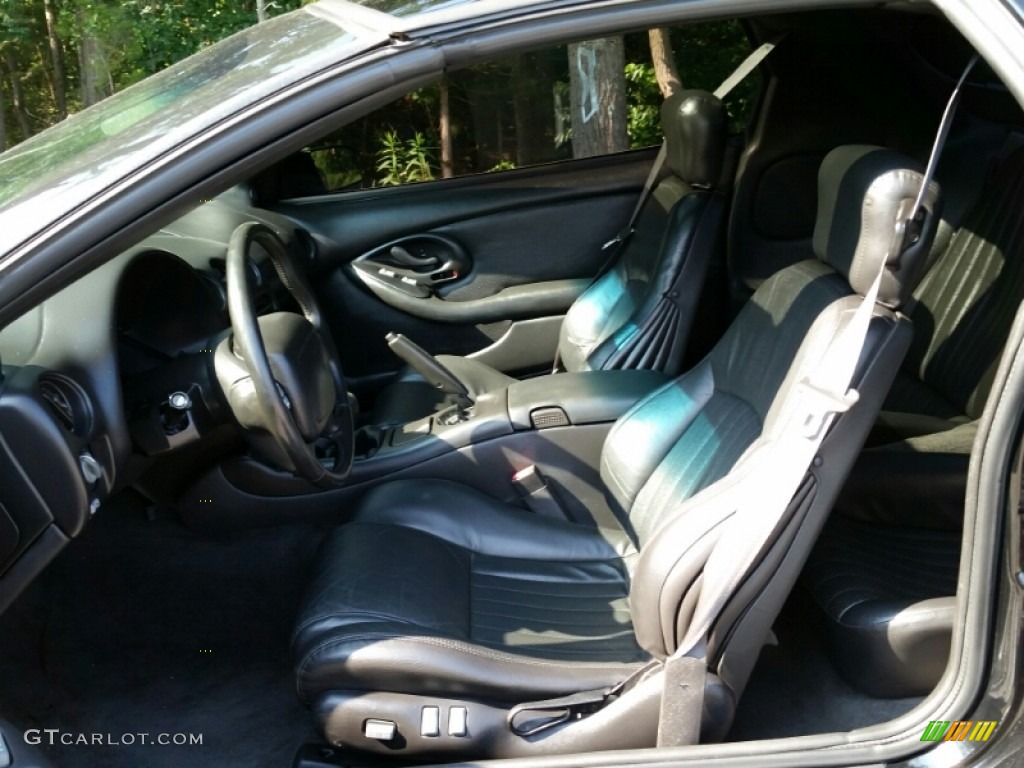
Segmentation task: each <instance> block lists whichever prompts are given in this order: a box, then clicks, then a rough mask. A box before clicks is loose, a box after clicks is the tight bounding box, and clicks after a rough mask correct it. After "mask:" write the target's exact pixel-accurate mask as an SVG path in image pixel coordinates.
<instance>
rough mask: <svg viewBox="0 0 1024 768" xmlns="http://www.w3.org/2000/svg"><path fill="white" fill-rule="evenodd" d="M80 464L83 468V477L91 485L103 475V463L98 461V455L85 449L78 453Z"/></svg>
mask: <svg viewBox="0 0 1024 768" xmlns="http://www.w3.org/2000/svg"><path fill="white" fill-rule="evenodd" d="M78 466H79V467H80V468H81V470H82V477H84V478H85V482H87V483H88V484H89V485H92V484H93V483H95V482H96V481H97V480H99V479H100V478H101V477H103V465H102V464H100V463H99V462H98V461H96V457H95V456H93V455H92V454H91V453H89V452H88V451H83V452H82V453H80V454H79V455H78Z"/></svg>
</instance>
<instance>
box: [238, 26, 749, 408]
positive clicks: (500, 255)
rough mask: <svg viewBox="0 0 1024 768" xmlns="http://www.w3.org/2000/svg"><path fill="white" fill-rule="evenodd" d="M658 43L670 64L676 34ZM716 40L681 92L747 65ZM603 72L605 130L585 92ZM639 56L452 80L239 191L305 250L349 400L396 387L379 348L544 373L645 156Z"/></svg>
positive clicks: (640, 175)
mask: <svg viewBox="0 0 1024 768" xmlns="http://www.w3.org/2000/svg"><path fill="white" fill-rule="evenodd" d="M673 34H674V35H676V36H677V38H676V39H677V41H678V42H677V45H678V47H680V48H682V47H684V46H685V45H686V41H687V39H688V38H687V34H688V33H687V31H686V30H682V29H680V30H674V31H673ZM725 39H726V41H727V42H728V45H726V46H725V49H726V50H727V51H728V52H730V53H729V55H727V56H723V57H721V59H720V61H719V60H716V62H714V63H713V65H709V66H707V67H705V70H703V71H702V72H701V73H700V75H701V78H702V79H703V80H706V81H707V82H695V83H694V85H702V86H705V87H706V86H712V87H713V86H714V84H716V83H717V81H718V80H719V79H721V78H723V77H724V76H725V74H728V72H729V70H730V69H731V68H732V66H733V64H734V60H735V59H737V58H742V56H743V55H745V53H746V51H747V49H748V46H747V43H746V38H745V35H744V33H743V31H742V29H741V28H740V27H738V26H733V27H730V28H729V29H728V30H727V32H726V34H725ZM616 46H617V48H616ZM616 51H617V52H616ZM614 56H619V57H620V58H619V59H618V60H617V61H618V62H621V63H616V64H615V66H616V67H617V71H618V72H619V73H625V76H623V77H620V78H619V86H618V87H620V88H621V93H619V94H618V97H617V98H618V102H617V105H618V106H617V107H616V109H618V110H619V111H620V112H621V115H620V116H619V123H618V124H616V123H615V121H614V120H613V119H612V117H610V116H609V114H610V112H609V110H610V108H609V109H605V107H606V106H607V103H606V102H607V99H608V98H610V97H608V95H607V94H606V93H605V92H604V91H603V90H600V89H599V85H600V83H601V82H602V80H601V77H600V76H599V74H598V70H599V69H600V68H601V67H602V66H606V64H607V61H606V60H608V59H609V58H614ZM649 56H650V47H649V43H648V35H647V33H646V32H641V33H636V34H633V35H626V36H624V37H622V38H615V39H613V40H598V41H588V42H586V43H576V44H572V45H558V46H553V47H550V48H546V49H543V50H538V51H534V52H530V53H525V54H519V55H517V56H513V57H511V58H506V59H502V60H498V61H492V62H487V63H485V64H478V65H474V66H473V67H470V68H466V69H462V70H456V71H453V72H449V73H447V74H445V75H444V77H443V79H442V80H441V81H440V82H438V83H436V84H434V85H431V86H427V87H424V88H420V89H417V90H416V91H412V92H410V93H407V94H405V95H404V96H403V97H401V98H400V99H398V100H396V101H395V102H393V103H391V104H389V105H387V106H385V107H383V108H380V109H378V110H377V111H375V112H373V113H371V114H369V115H367V116H365V117H363V118H361V119H359V120H356V121H354V122H352V123H350V124H348V125H346V126H344V127H341V128H340V129H338V130H336V131H335V132H334V133H332V134H330V135H329V136H327V137H325V138H324V139H323V140H321V141H319V142H317V143H316V144H314V145H312V146H310V147H307V148H306V149H305V150H304V151H302V152H299V153H297V154H295V155H293V156H291V157H290V158H287V159H286V160H285V161H283V162H281V163H279V164H278V165H277V166H275V167H273V168H271V169H269V170H268V171H266V172H264V173H263V174H261V175H260V176H259V177H258V178H256V179H254V180H253V181H252V185H251V186H252V191H253V196H254V198H255V199H256V201H257V202H258V203H259V204H260V205H262V206H264V207H267V208H270V209H272V210H275V211H277V212H279V213H281V214H284V215H286V216H288V217H289V218H291V219H292V220H294V221H296V222H298V223H299V224H300V225H301V226H302V227H304V228H305V229H307V230H308V231H309V232H310V233H311V235H312V238H313V240H314V241H315V250H316V259H315V264H314V266H313V271H314V275H315V277H316V281H315V284H316V287H317V290H318V292H319V297H320V299H321V301H322V303H323V306H324V307H325V312H326V314H327V316H328V319H329V323H330V327H331V329H332V332H333V333H334V335H335V337H336V339H337V341H338V347H339V349H340V350H341V355H342V360H343V364H344V366H345V368H346V373H347V375H348V377H349V380H350V387H351V389H353V390H354V391H356V392H357V393H359V394H360V395H364V394H367V393H372V392H373V391H375V390H376V389H377V388H378V387H379V385H380V384H381V383H383V381H384V380H385V379H386V378H387V377H388V376H389V375H391V374H392V373H393V372H394V371H395V370H397V368H398V367H399V361H398V359H397V358H396V357H395V356H394V355H392V354H391V353H390V351H389V349H388V347H387V344H386V341H385V336H386V335H387V334H388V333H389V332H397V333H403V334H405V335H406V336H408V337H409V338H410V339H411V340H412V341H414V342H415V343H417V344H419V345H420V346H422V347H423V348H424V349H426V350H427V351H428V352H430V353H433V354H455V355H468V356H472V357H473V358H475V359H478V360H480V361H481V362H484V363H486V364H488V365H490V366H492V367H494V368H497V369H499V370H502V371H504V372H506V373H509V374H511V375H514V376H523V375H529V374H531V373H537V372H542V371H547V370H550V368H551V364H552V361H553V359H554V357H555V352H556V348H557V344H558V334H559V329H560V327H561V322H562V319H563V317H564V316H565V313H566V311H567V310H568V309H569V307H570V306H571V305H572V303H573V301H574V300H575V299H576V298H577V297H578V296H579V295H580V293H581V292H582V291H583V290H584V289H585V288H586V287H587V286H588V285H589V283H590V282H591V280H592V279H593V277H594V275H595V274H597V272H598V271H599V270H600V268H601V267H602V265H603V264H604V263H605V261H606V260H607V258H608V255H609V253H608V250H605V249H604V248H603V246H604V245H605V244H606V243H608V242H609V241H610V240H612V239H613V238H614V237H615V236H616V234H618V233H619V232H620V230H621V229H622V228H623V227H624V226H625V225H626V223H627V222H628V220H629V218H630V214H631V212H632V210H633V207H634V206H635V204H636V202H637V200H638V198H639V196H640V194H641V190H642V188H643V186H644V181H645V179H646V177H647V174H648V172H649V170H650V168H651V166H652V164H653V162H654V158H655V156H656V147H657V144H658V143H659V142H660V140H661V132H660V121H659V119H658V109H659V107H660V103H661V98H662V97H661V94H660V92H659V90H658V86H657V84H656V83H655V80H654V75H653V69H652V67H651V65H650V64H647V63H644V62H645V61H647V60H649ZM605 79H606V80H607V79H608V78H607V77H606V78H605ZM599 91H600V92H599ZM612 111H614V110H612Z"/></svg>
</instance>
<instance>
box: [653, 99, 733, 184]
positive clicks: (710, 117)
mask: <svg viewBox="0 0 1024 768" xmlns="http://www.w3.org/2000/svg"><path fill="white" fill-rule="evenodd" d="M661 130H662V132H663V133H664V134H665V152H666V155H665V162H666V163H667V164H668V167H669V168H671V169H672V173H673V174H675V175H676V176H678V177H679V178H681V179H682V180H683V181H685V182H688V183H689V184H692V185H695V186H706V187H711V186H714V185H716V184H718V181H719V179H720V177H721V175H722V162H723V158H724V156H725V142H726V138H727V136H728V124H727V122H726V116H725V107H724V106H722V101H721V99H719V98H717V97H715V96H713V95H712V94H710V93H708V92H707V91H679V92H678V93H674V94H672V95H671V96H669V97H668V98H667V99H665V102H664V103H663V104H662V105H661Z"/></svg>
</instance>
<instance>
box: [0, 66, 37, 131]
mask: <svg viewBox="0 0 1024 768" xmlns="http://www.w3.org/2000/svg"><path fill="white" fill-rule="evenodd" d="M4 66H6V67H7V76H8V77H9V78H10V81H11V102H12V104H13V105H14V117H15V118H16V119H17V121H18V128H19V129H21V139H22V141H24V140H25V139H27V138H28V137H29V136H31V135H32V124H31V123H30V122H29V121H28V111H27V110H26V109H25V93H24V91H23V90H22V88H21V73H20V72H19V71H18V63H17V62H16V61H15V60H14V56H13V54H11V49H10V47H7V48H4Z"/></svg>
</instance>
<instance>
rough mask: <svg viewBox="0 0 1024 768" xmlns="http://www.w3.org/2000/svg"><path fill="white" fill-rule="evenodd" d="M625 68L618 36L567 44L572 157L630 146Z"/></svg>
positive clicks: (620, 39) (589, 155)
mask: <svg viewBox="0 0 1024 768" xmlns="http://www.w3.org/2000/svg"><path fill="white" fill-rule="evenodd" d="M624 68H625V55H624V53H623V48H622V38H621V37H608V38H603V39H600V40H588V41H587V42H584V43H573V44H571V45H570V46H569V93H570V103H571V120H572V154H573V157H591V156H593V155H604V154H611V153H613V152H622V151H623V150H626V149H628V148H629V136H628V135H627V133H626V76H625V73H624Z"/></svg>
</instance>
